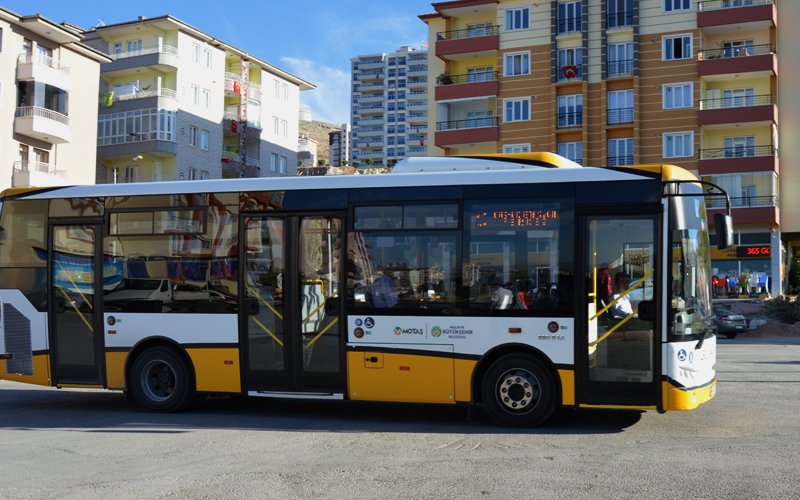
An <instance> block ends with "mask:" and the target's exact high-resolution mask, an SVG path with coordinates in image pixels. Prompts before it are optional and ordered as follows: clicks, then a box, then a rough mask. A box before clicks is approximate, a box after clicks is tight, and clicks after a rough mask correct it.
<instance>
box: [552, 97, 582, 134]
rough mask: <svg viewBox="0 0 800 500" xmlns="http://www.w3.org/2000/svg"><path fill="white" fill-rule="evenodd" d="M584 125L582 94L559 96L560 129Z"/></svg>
mask: <svg viewBox="0 0 800 500" xmlns="http://www.w3.org/2000/svg"><path fill="white" fill-rule="evenodd" d="M581 125H583V96H582V95H580V94H574V95H560V96H558V127H559V128H563V127H580V126H581Z"/></svg>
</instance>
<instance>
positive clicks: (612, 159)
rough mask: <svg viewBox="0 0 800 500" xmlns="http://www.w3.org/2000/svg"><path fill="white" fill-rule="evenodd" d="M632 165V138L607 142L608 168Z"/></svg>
mask: <svg viewBox="0 0 800 500" xmlns="http://www.w3.org/2000/svg"><path fill="white" fill-rule="evenodd" d="M631 164H633V137H626V138H623V139H609V140H608V166H610V167H618V166H620V165H631Z"/></svg>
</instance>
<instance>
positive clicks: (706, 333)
mask: <svg viewBox="0 0 800 500" xmlns="http://www.w3.org/2000/svg"><path fill="white" fill-rule="evenodd" d="M716 333H717V326H716V325H714V326H711V327H709V328H705V329H704V330H703V335H702V336H701V337H700V340H698V341H697V345H695V346H694V348H695V350H697V349H700V348H702V347H703V342H705V341H706V339H707V338H708V337H710V336H711V335H713V334H716Z"/></svg>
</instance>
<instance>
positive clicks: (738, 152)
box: [700, 145, 775, 160]
mask: <svg viewBox="0 0 800 500" xmlns="http://www.w3.org/2000/svg"><path fill="white" fill-rule="evenodd" d="M757 156H775V148H774V147H773V146H771V145H766V146H741V147H730V148H709V149H701V150H700V159H701V160H718V159H724V158H755V157H757Z"/></svg>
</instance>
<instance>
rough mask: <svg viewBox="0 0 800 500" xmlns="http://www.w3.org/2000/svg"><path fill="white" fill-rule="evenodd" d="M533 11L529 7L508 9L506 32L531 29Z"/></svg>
mask: <svg viewBox="0 0 800 500" xmlns="http://www.w3.org/2000/svg"><path fill="white" fill-rule="evenodd" d="M530 17H531V10H530V8H529V7H521V8H517V9H506V24H505V26H506V31H514V30H526V29H528V28H529V27H530Z"/></svg>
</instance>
